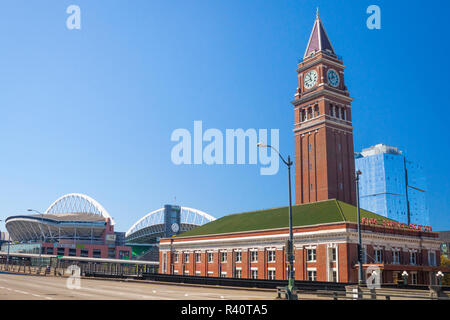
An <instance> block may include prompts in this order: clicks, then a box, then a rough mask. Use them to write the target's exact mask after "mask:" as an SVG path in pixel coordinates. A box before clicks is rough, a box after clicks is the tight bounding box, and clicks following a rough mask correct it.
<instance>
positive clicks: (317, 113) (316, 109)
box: [314, 104, 320, 117]
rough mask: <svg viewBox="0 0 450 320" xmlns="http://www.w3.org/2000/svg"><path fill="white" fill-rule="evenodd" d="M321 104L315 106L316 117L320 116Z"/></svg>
mask: <svg viewBox="0 0 450 320" xmlns="http://www.w3.org/2000/svg"><path fill="white" fill-rule="evenodd" d="M319 114H320V113H319V106H318V105H317V104H316V105H315V106H314V117H318V116H319Z"/></svg>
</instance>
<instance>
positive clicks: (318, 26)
mask: <svg viewBox="0 0 450 320" xmlns="http://www.w3.org/2000/svg"><path fill="white" fill-rule="evenodd" d="M319 51H326V52H329V53H331V54H336V53H335V51H334V48H333V45H332V44H331V41H330V39H329V38H328V35H327V32H326V31H325V28H324V26H323V23H322V20H320V17H319V7H317V12H316V20H315V21H314V26H313V29H312V31H311V35H310V36H309V41H308V45H307V46H306V51H305V55H304V56H303V58H307V57H309V56H310V55H311V54H314V53H315V52H319Z"/></svg>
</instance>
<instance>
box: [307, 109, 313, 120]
mask: <svg viewBox="0 0 450 320" xmlns="http://www.w3.org/2000/svg"><path fill="white" fill-rule="evenodd" d="M312 117H313V112H312V108H311V107H309V108H308V119H312Z"/></svg>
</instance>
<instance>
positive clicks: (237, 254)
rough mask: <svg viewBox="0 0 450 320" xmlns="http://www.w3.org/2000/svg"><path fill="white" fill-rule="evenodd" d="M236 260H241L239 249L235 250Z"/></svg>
mask: <svg viewBox="0 0 450 320" xmlns="http://www.w3.org/2000/svg"><path fill="white" fill-rule="evenodd" d="M235 257H236V260H235V261H236V262H241V261H242V252H241V251H236V256H235Z"/></svg>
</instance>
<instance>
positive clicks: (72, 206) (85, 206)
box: [45, 193, 115, 225]
mask: <svg viewBox="0 0 450 320" xmlns="http://www.w3.org/2000/svg"><path fill="white" fill-rule="evenodd" d="M60 213H90V214H97V215H102V216H103V217H104V218H109V219H110V220H111V225H114V224H115V221H114V219H113V218H112V217H111V215H110V214H109V213H108V211H106V209H105V208H104V207H103V206H102V205H101V204H100V203H98V202H97V201H96V200H95V199H93V198H91V197H89V196H87V195H85V194H82V193H69V194H66V195H63V196H62V197H60V198H58V199H57V200H55V201H54V202H53V203H52V204H51V205H50V206H49V207H48V209H47V210H45V214H60Z"/></svg>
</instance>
